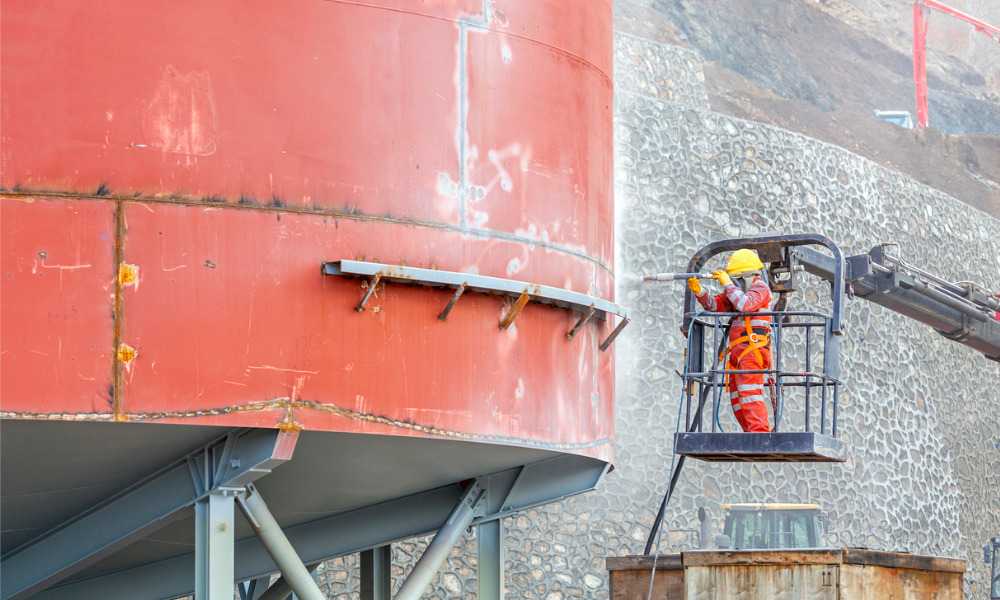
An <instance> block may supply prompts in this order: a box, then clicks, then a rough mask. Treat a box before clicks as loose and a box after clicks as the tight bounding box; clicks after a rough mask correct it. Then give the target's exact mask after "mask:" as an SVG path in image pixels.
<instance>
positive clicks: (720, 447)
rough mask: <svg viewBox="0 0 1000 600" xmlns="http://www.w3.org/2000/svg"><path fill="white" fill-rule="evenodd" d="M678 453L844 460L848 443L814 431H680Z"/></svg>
mask: <svg viewBox="0 0 1000 600" xmlns="http://www.w3.org/2000/svg"><path fill="white" fill-rule="evenodd" d="M677 453H678V454H680V455H683V456H687V457H690V458H697V459H698V460H704V461H708V462H844V461H845V460H847V444H845V443H844V442H842V441H840V440H838V439H836V438H832V437H830V436H826V435H822V434H819V433H816V432H814V431H804V432H787V433H786V432H781V433H742V432H741V433H712V432H695V433H678V434H677Z"/></svg>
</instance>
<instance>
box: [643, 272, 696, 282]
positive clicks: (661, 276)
mask: <svg viewBox="0 0 1000 600" xmlns="http://www.w3.org/2000/svg"><path fill="white" fill-rule="evenodd" d="M692 277H694V278H696V279H712V278H713V277H712V274H711V273H657V274H656V275H643V277H642V280H643V281H687V280H688V279H691V278H692Z"/></svg>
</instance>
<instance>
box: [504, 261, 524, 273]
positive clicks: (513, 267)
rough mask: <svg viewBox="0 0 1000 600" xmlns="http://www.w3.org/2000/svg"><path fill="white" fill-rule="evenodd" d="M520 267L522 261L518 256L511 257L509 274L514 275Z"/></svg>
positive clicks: (508, 268) (508, 264)
mask: <svg viewBox="0 0 1000 600" xmlns="http://www.w3.org/2000/svg"><path fill="white" fill-rule="evenodd" d="M520 269H521V261H520V260H518V259H517V258H512V259H510V262H508V263H507V275H513V274H514V273H517V272H518V271H519V270H520Z"/></svg>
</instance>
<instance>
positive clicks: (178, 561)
mask: <svg viewBox="0 0 1000 600" xmlns="http://www.w3.org/2000/svg"><path fill="white" fill-rule="evenodd" d="M254 431H256V430H254ZM261 431H270V430H261ZM240 462H243V461H240ZM608 468H609V465H608V464H607V463H604V462H602V461H597V460H594V459H588V458H584V457H579V456H575V455H568V454H563V455H557V456H554V457H552V458H548V459H544V460H541V461H538V462H535V463H531V464H527V465H523V466H521V467H516V468H511V469H505V470H503V471H499V472H496V473H493V474H490V475H485V476H482V477H480V478H477V479H476V480H475V482H474V484H473V485H474V486H478V487H479V488H480V489H481V490H482V493H481V494H480V495H479V500H478V501H477V503H476V506H475V510H474V511H472V512H473V513H474V514H472V517H473V518H471V519H469V518H468V517H469V516H470V515H469V512H470V511H463V514H462V517H461V518H460V519H459V520H458V521H456V523H460V524H464V525H463V527H461V528H460V529H461V530H464V529H465V528H466V527H467V526H468V525H479V524H483V523H489V522H491V521H496V520H497V519H500V518H502V517H504V516H506V515H510V514H513V513H516V512H517V511H519V510H523V509H526V508H529V507H532V506H537V505H539V504H544V503H546V502H552V501H556V500H559V499H561V498H564V497H566V496H568V495H572V494H576V493H579V492H582V491H586V490H590V489H593V488H594V487H595V486H596V485H597V483H598V482H599V481H600V479H601V478H602V477H603V476H604V474H605V472H606V471H607V469H608ZM243 469H244V470H245V469H246V467H244V468H243ZM241 472H242V471H241ZM189 479H190V477H189ZM470 483H473V482H465V484H464V485H463V484H462V483H454V484H451V485H447V486H443V487H438V488H435V489H432V490H429V491H425V492H420V493H417V494H413V495H410V496H405V497H402V498H398V499H395V500H391V501H388V502H384V503H381V504H377V505H374V506H367V507H364V508H361V509H357V510H351V511H348V512H345V513H341V514H337V515H334V516H330V517H326V518H322V519H318V520H315V521H311V522H307V523H303V524H300V525H296V526H292V527H287V528H285V529H284V530H283V531H282V533H283V534H284V537H285V538H287V541H288V543H289V544H290V545H291V546H292V547H294V549H295V553H296V554H297V555H298V556H299V558H300V562H304V563H305V564H314V563H318V562H320V561H323V560H326V559H329V558H333V557H336V556H342V555H344V554H348V553H351V552H357V551H361V550H368V549H371V548H377V547H381V546H385V545H386V544H388V543H391V542H393V541H396V540H401V539H406V538H410V537H414V536H418V535H424V534H427V533H431V532H433V531H435V530H437V529H438V528H439V527H440V526H441V524H442V523H446V521H447V520H448V519H449V516H451V515H452V514H453V513H454V512H455V511H456V506H459V503H460V502H462V503H463V504H465V502H464V501H465V500H466V499H467V497H466V494H467V492H468V489H470V488H471V487H473V485H470ZM245 485H246V484H244V487H245ZM455 533H460V532H459V531H458V529H456V528H455V527H452V528H450V529H449V531H448V539H457V538H454V534H455ZM443 541H444V540H443ZM443 541H442V545H443ZM232 551H233V559H234V563H235V569H234V573H233V575H232V578H231V580H230V581H231V582H232V581H247V580H250V579H253V578H257V577H260V576H262V575H265V574H269V573H273V572H274V571H275V570H276V567H275V563H274V562H273V560H272V557H271V555H270V554H269V553H268V551H267V550H266V549H265V547H264V545H263V544H262V542H261V540H260V539H259V538H257V537H250V538H246V539H242V540H237V541H236V542H235V543H234V545H233V550H232ZM195 563H196V556H195V553H189V554H185V555H181V556H177V557H174V558H171V559H167V560H163V561H159V562H156V563H147V564H143V565H140V566H137V567H134V568H131V569H127V570H125V571H119V572H115V573H110V574H105V575H101V576H97V577H93V578H89V579H85V580H81V581H74V582H71V583H68V584H65V585H61V586H56V587H51V588H49V589H46V590H44V591H41V592H40V593H38V594H37V595H35V596H34V597H35V598H38V599H39V600H56V599H59V600H63V599H65V600H69V599H73V600H75V599H77V598H102V599H108V600H115V599H119V598H120V599H122V600H126V599H127V600H146V599H148V600H160V599H162V598H173V597H179V596H183V595H185V594H190V593H191V592H192V591H193V577H192V573H193V572H194V568H195ZM153 582H155V585H151V583H153ZM230 585H231V584H230ZM231 590H232V588H231V587H230V596H231Z"/></svg>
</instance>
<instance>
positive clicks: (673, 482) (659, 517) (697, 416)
mask: <svg viewBox="0 0 1000 600" xmlns="http://www.w3.org/2000/svg"><path fill="white" fill-rule="evenodd" d="M732 326H733V323H732V320H730V321H729V323H728V324H726V326H725V328H723V332H722V340H721V341H720V342H719V348H718V350H717V351H716V352H715V356H721V355H722V351H723V350H724V349H725V347H726V346H727V345H728V344H727V342H728V341H729V330H730V329H731V328H732ZM716 360H718V359H716ZM716 364H718V363H716ZM711 389H712V388H711V387H708V386H706V387H705V389H703V390H702V391H701V397H700V398H699V399H698V410H696V411H695V413H694V418H693V419H691V426H690V427H689V428H688V430H687V433H694V431H695V429H696V428H697V427H698V423H700V422H701V411H702V409H703V408H705V401H706V400H707V399H708V392H709V391H711ZM685 458H687V457H686V456H681V457H680V458H679V459H677V466H676V467H674V472H673V474H672V475H671V476H670V485H669V486H668V487H667V493H666V494H664V495H663V502H661V503H660V510H659V512H657V513H656V518H655V519H654V520H653V526H652V527H651V528H650V530H649V537H648V538H647V539H646V550H645V552H643V554H645V555H647V556H648V555H649V553H650V551H651V550H652V549H653V543H654V540H656V534H657V532H659V530H660V524H661V523H663V514H664V513H665V512H666V511H667V503H668V502H670V497H671V496H673V495H674V488H675V487H677V481H678V480H679V479H680V477H681V469H683V468H684V459H685Z"/></svg>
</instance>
